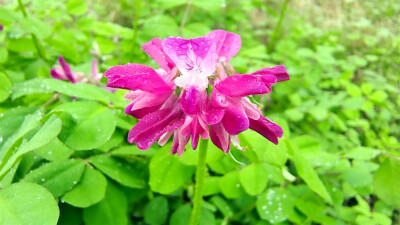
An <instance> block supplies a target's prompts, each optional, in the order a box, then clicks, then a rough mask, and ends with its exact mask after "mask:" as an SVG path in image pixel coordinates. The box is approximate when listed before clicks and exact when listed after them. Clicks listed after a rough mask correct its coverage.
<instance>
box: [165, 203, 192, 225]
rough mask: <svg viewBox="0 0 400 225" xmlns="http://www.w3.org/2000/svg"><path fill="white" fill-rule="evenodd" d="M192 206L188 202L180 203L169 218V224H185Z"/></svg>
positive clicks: (188, 219)
mask: <svg viewBox="0 0 400 225" xmlns="http://www.w3.org/2000/svg"><path fill="white" fill-rule="evenodd" d="M191 211H192V207H190V205H189V204H184V205H181V206H180V207H179V208H177V209H176V210H175V212H174V213H172V215H171V218H170V219H169V224H170V225H187V224H189V222H190V212H191Z"/></svg>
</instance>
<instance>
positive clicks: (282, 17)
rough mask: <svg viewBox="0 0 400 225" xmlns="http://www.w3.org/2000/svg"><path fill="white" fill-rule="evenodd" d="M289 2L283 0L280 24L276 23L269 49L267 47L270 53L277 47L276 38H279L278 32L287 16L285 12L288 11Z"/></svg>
mask: <svg viewBox="0 0 400 225" xmlns="http://www.w3.org/2000/svg"><path fill="white" fill-rule="evenodd" d="M288 3H289V0H285V2H283V5H282V9H281V12H280V13H279V18H278V24H277V25H276V27H275V30H274V32H273V33H272V36H271V40H270V42H269V44H268V49H267V52H268V53H270V52H271V51H272V48H273V47H275V42H276V39H277V38H278V34H279V32H280V30H281V26H282V22H283V19H284V18H285V13H286V9H287V5H288Z"/></svg>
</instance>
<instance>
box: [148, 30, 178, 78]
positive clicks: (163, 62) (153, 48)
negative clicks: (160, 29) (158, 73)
mask: <svg viewBox="0 0 400 225" xmlns="http://www.w3.org/2000/svg"><path fill="white" fill-rule="evenodd" d="M162 42H163V41H162V40H161V39H160V38H153V39H152V40H151V41H149V42H147V43H146V44H144V45H143V46H142V49H143V51H145V52H146V53H147V55H149V56H150V57H151V58H153V60H154V61H156V62H157V63H158V65H160V67H161V68H163V69H164V70H165V71H167V72H170V71H171V69H172V68H174V67H175V64H174V62H173V61H172V60H171V59H170V58H169V57H168V55H167V54H165V52H164V50H163V47H162Z"/></svg>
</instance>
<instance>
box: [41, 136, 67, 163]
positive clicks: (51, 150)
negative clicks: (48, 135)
mask: <svg viewBox="0 0 400 225" xmlns="http://www.w3.org/2000/svg"><path fill="white" fill-rule="evenodd" d="M35 152H36V154H38V155H39V156H40V157H42V158H44V159H47V160H49V161H57V160H65V159H68V158H69V157H70V156H71V154H72V153H73V150H71V149H70V148H68V147H67V146H65V145H64V143H62V142H61V141H60V140H59V139H58V138H57V137H56V138H54V139H53V140H52V141H51V142H50V143H49V144H47V145H45V146H43V147H41V148H39V149H37V150H36V151H35Z"/></svg>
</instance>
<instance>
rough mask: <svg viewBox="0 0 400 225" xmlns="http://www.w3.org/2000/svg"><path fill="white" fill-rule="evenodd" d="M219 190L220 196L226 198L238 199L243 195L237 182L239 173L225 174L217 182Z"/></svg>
mask: <svg viewBox="0 0 400 225" xmlns="http://www.w3.org/2000/svg"><path fill="white" fill-rule="evenodd" d="M219 188H220V190H221V192H222V194H224V195H225V197H227V198H239V197H240V196H242V195H243V194H244V191H243V188H242V186H241V185H240V182H239V172H238V171H232V172H229V173H227V174H225V175H224V176H223V177H221V179H220V180H219Z"/></svg>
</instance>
